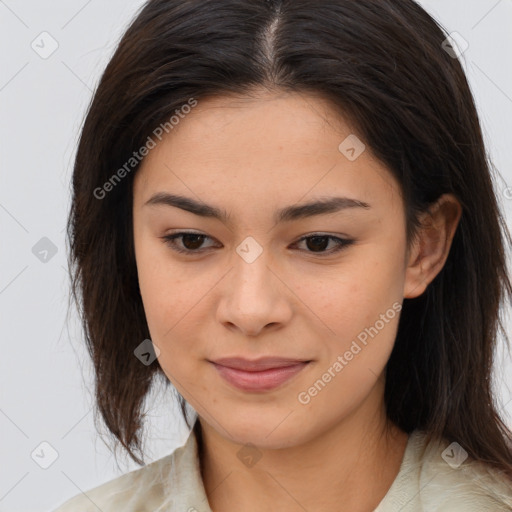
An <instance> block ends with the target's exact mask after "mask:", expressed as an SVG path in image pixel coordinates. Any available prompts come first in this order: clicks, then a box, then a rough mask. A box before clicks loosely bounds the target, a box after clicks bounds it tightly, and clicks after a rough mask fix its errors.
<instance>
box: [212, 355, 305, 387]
mask: <svg viewBox="0 0 512 512" xmlns="http://www.w3.org/2000/svg"><path fill="white" fill-rule="evenodd" d="M211 362H212V363H213V365H214V366H215V368H216V370H217V371H218V372H219V374H220V375H221V377H223V378H224V379H225V380H226V381H227V382H229V383H230V384H232V385H233V386H235V387H237V388H238V389H242V390H244V391H268V390H270V389H274V388H276V387H277V386H279V385H281V384H283V383H284V382H286V381H287V380H289V379H291V378H292V377H293V376H294V375H296V374H297V373H299V372H300V371H301V370H302V369H303V368H304V367H305V366H306V365H307V364H308V363H309V361H301V360H297V359H284V358H277V357H266V358H262V359H258V360H253V361H250V360H248V359H243V358H239V357H230V358H223V359H217V360H216V361H211Z"/></svg>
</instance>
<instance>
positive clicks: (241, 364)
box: [211, 357, 309, 372]
mask: <svg viewBox="0 0 512 512" xmlns="http://www.w3.org/2000/svg"><path fill="white" fill-rule="evenodd" d="M211 362H212V363H215V364H219V365H221V366H227V367H228V368H235V369H237V370H243V371H249V372H250V371H253V372H254V371H263V370H269V369H271V368H284V367H286V366H293V365H296V364H299V363H307V362H309V361H308V360H305V359H292V358H284V357H262V358H260V359H252V360H251V359H244V358H243V357H223V358H221V359H216V360H214V361H211Z"/></svg>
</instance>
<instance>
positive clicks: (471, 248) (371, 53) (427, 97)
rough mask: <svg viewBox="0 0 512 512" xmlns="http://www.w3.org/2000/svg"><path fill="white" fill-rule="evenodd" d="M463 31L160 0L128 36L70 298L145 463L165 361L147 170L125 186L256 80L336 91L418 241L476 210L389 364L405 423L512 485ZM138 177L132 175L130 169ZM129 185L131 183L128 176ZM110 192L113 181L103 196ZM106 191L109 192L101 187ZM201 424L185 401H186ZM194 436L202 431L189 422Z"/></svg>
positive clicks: (373, 2)
mask: <svg viewBox="0 0 512 512" xmlns="http://www.w3.org/2000/svg"><path fill="white" fill-rule="evenodd" d="M446 37H447V34H446V33H445V32H444V30H443V29H442V27H441V26H440V25H439V24H438V22H436V21H435V20H434V19H433V18H432V17H431V16H429V15H428V14H427V13H426V12H425V10H424V9H422V8H421V7H420V6H419V5H417V4H416V3H415V2H414V1H412V0H358V1H353V0H282V1H278V0H275V1H264V0H150V1H148V2H147V3H146V4H145V5H144V6H143V7H142V9H141V10H140V12H139V13H138V15H137V16H136V18H135V19H134V21H133V22H132V23H131V25H130V27H129V28H128V29H127V31H126V32H125V34H124V36H123V37H122V39H121V41H120V43H119V45H118V47H117V49H116V51H115V53H114V55H113V57H112V58H111V60H110V62H109V63H108V65H107V67H106V69H105V71H104V73H103V75H102V77H101V80H100V82H99V84H98V86H97V89H96V92H95V93H94V96H93V98H92V101H91V103H90V105H89V109H88V112H87V116H86V118H85V122H84V125H83V128H82V131H81V136H80V141H79V145H78V150H77V154H76V160H75V164H74V173H73V181H72V192H73V197H72V206H71V211H70V216H69V219H68V237H69V240H70V261H69V263H70V269H71V274H72V293H73V297H74V299H75V301H76V303H77V304H78V305H79V312H80V315H81V318H82V322H83V327H84V330H85V335H86V342H87V346H88V350H89V352H90V354H91V357H92V360H93V363H94V368H95V375H96V387H95V394H96V401H97V411H99V412H100V413H101V417H102V418H103V420H104V422H105V424H106V426H107V428H108V430H109V431H110V433H111V434H112V435H113V436H114V438H115V439H116V440H117V441H119V442H120V443H121V445H122V446H123V447H124V448H125V449H126V451H127V453H129V455H130V456H131V457H132V458H133V460H135V461H136V462H138V463H139V464H142V463H143V458H140V457H139V456H138V455H137V452H138V453H139V454H141V455H142V456H143V449H142V443H141V439H142V438H141V434H142V432H143V426H144V425H143V419H144V412H143V408H144V399H145V398H146V397H147V395H148V392H149V391H150V390H151V387H152V384H153V382H154V380H155V377H156V376H159V377H162V378H163V379H164V380H165V382H166V383H167V384H168V383H169V382H168V380H167V378H166V377H165V375H164V374H163V371H162V369H161V368H160V366H159V365H158V363H157V362H155V364H151V365H148V366H146V365H144V364H141V362H140V361H139V360H138V359H137V358H136V357H134V353H133V352H134V349H135V348H136V347H137V346H138V345H139V344H140V343H141V342H142V341H143V340H144V339H148V338H150V335H149V331H148V326H147V323H146V318H145V314H144V309H143V305H142V300H141V296H140V292H139V288H138V280H137V271H136V263H135V256H134V247H133V233H132V229H133V226H132V193H133V189H132V186H133V176H134V174H135V172H136V170H137V167H138V166H137V165H134V166H133V171H132V172H126V173H123V177H122V179H119V180H118V181H116V182H115V183H114V184H113V185H112V181H109V180H112V176H113V175H114V174H115V173H116V172H117V170H118V169H120V168H122V167H123V165H125V164H126V162H127V161H129V159H130V158H131V157H132V155H133V152H134V151H135V150H137V149H138V148H141V147H142V146H144V144H146V143H147V140H148V136H151V134H153V133H154V130H155V128H156V127H158V126H159V125H160V124H161V123H165V122H168V120H169V118H170V117H171V115H173V113H174V112H175V111H176V110H179V109H180V107H181V106H182V105H184V104H187V103H189V102H190V99H191V98H194V99H195V100H196V101H198V102H200V101H201V99H204V98H206V97H208V96H219V95H229V94H239V95H251V94H252V93H253V92H254V91H255V90H257V89H258V88H266V89H268V90H276V91H277V90H279V91H290V92H300V93H314V94H320V95H321V96H322V97H323V98H326V99H328V100H330V102H331V103H332V105H333V108H335V109H340V110H339V111H341V112H343V113H344V115H345V116H346V118H347V119H350V120H351V122H352V124H353V126H354V127H355V129H356V130H357V133H358V136H359V137H360V138H361V139H362V140H363V141H364V142H365V144H367V145H368V146H369V147H370V148H371V150H372V151H373V154H374V155H376V156H377V157H378V158H379V159H380V160H381V161H382V162H383V163H384V164H385V165H386V166H387V167H388V168H389V170H390V172H392V173H393V175H394V176H395V177H396V179H397V180H398V181H399V183H400V186H401V190H402V195H403V199H404V204H405V211H406V222H407V240H408V242H410V241H411V240H412V239H413V237H414V234H415V233H416V232H417V228H418V225H419V224H418V215H419V214H420V213H421V212H424V211H425V210H426V209H427V208H428V207H429V205H431V204H432V203H433V202H434V201H436V200H437V199H438V198H439V197H440V196H441V195H442V194H443V193H452V194H454V195H455V196H456V197H457V199H458V200H459V201H460V203H461V205H462V208H463V212H462V217H461V220H460V223H459V226H458V229H457V231H456V234H455V237H454V239H453V243H452V247H451V251H450V254H449V257H448V259H447V261H446V264H445V266H444V268H443V269H442V270H441V271H440V273H439V274H438V275H437V276H436V278H435V279H434V280H433V281H432V283H431V284H430V285H429V286H428V287H427V289H426V291H425V292H424V293H423V294H422V295H421V296H419V297H417V298H415V299H405V300H404V304H403V309H402V313H401V318H400V323H399V329H398V334H397V337H396V343H395V346H394V349H393V352H392V354H391V357H390V359H389V362H388V365H387V370H386V389H385V403H386V407H387V414H388V417H389V419H390V420H391V421H393V422H394V423H396V425H398V426H399V427H400V428H401V429H403V430H404V431H406V432H407V433H410V432H411V431H412V430H414V429H423V430H424V431H426V432H427V433H429V434H430V435H431V436H443V437H445V438H447V439H449V440H453V441H457V442H458V443H459V444H460V445H462V446H463V448H464V449H465V450H466V451H467V452H468V453H469V455H470V456H472V457H473V458H474V459H477V460H480V461H482V462H485V463H487V464H489V465H490V466H492V467H494V468H497V469H500V470H503V471H504V472H506V473H507V474H508V475H509V476H511V477H512V448H511V439H512V433H511V432H510V430H509V429H508V428H507V426H506V425H505V423H504V422H503V421H502V419H501V418H500V414H499V412H498V406H497V404H496V401H495V400H496V398H495V396H494V392H493V389H492V384H493V383H492V381H491V376H492V369H493V361H494V353H495V348H496V340H497V336H498V333H499V332H502V333H503V334H504V336H505V339H506V341H507V344H508V343H509V340H508V338H507V335H506V333H505V331H504V328H503V323H502V319H501V314H500V306H502V305H503V304H504V303H505V300H506V299H510V298H511V297H512V285H511V282H510V279H509V277H508V275H507V268H506V258H505V244H506V243H508V244H510V243H511V238H510V233H509V232H508V231H507V228H506V224H505V222H504V219H503V217H502V215H501V213H500V211H499V207H498V204H497V200H496V196H495V192H494V189H493V181H492V176H491V170H493V168H492V165H491V163H490V161H489V158H488V156H487V154H486V150H485V147H484V142H483V138H482V132H481V127H480V123H479V119H478V116H477V111H476V108H475V104H474V100H473V97H472V94H471V91H470V88H469V86H468V83H467V80H466V77H465V74H464V71H463V69H462V66H461V64H460V62H459V60H458V59H457V58H454V56H453V55H450V54H449V52H447V51H445V49H444V48H443V47H442V43H443V41H444V40H445V39H446ZM124 168H125V170H126V165H125V167H124ZM118 176H119V174H118ZM105 183H110V184H111V186H109V187H106V186H104V184H105ZM99 188H102V190H107V188H108V189H109V190H108V193H106V194H104V195H103V197H101V198H99V197H98V195H99V194H98V193H95V190H98V189H99ZM179 398H180V404H181V407H182V411H183V414H184V417H185V421H187V424H188V419H187V418H186V414H185V411H186V406H185V403H184V400H183V398H182V397H181V396H180V397H179ZM189 426H190V425H189Z"/></svg>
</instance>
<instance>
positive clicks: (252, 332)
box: [133, 94, 423, 447]
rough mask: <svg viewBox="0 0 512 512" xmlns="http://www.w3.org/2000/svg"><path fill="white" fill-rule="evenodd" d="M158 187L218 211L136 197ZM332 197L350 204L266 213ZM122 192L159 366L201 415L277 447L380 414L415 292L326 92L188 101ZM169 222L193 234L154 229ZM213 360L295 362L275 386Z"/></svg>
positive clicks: (396, 214)
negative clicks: (127, 199)
mask: <svg viewBox="0 0 512 512" xmlns="http://www.w3.org/2000/svg"><path fill="white" fill-rule="evenodd" d="M158 193H165V194H172V195H175V196H183V197H184V198H187V199H188V200H189V202H190V203H189V204H192V203H194V204H195V203H199V205H201V206H202V207H203V213H207V212H210V208H212V209H215V211H218V212H221V213H225V214H226V215H227V218H222V217H220V218H217V217H215V216H212V215H208V216H206V215H201V214H198V213H192V212H191V211H187V209H186V208H180V207H178V206H176V203H174V204H175V205H174V206H172V205H170V204H164V203H163V202H154V204H146V203H147V202H148V201H149V200H150V199H151V198H152V197H153V196H154V195H155V194H158ZM333 198H348V199H350V200H351V201H353V203H350V202H348V200H344V201H345V202H344V201H341V200H340V201H339V203H338V207H337V208H331V209H330V210H329V211H328V212H326V211H322V208H320V207H316V208H315V207H312V208H308V209H306V210H303V211H302V213H303V215H301V214H300V213H301V210H297V211H296V212H295V214H293V213H289V214H288V215H285V216H284V217H283V218H281V219H279V218H278V216H279V215H278V214H279V212H281V211H282V210H283V209H285V210H286V209H288V208H293V209H295V208H297V207H300V206H302V205H305V204H309V203H313V202H317V201H319V200H320V199H321V200H323V201H330V200H332V199H333ZM133 200H134V202H133V221H134V240H135V251H136V260H137V269H138V277H139V284H140V291H141V295H142V299H143V303H144V308H145V313H146V317H147V321H148V325H149V330H150V334H151V339H152V341H153V343H154V344H155V345H156V347H157V349H158V350H159V351H160V354H159V358H158V362H159V363H160V365H161V367H162V369H163V371H164V372H165V374H166V375H167V376H168V378H169V379H170V381H171V382H172V383H173V384H174V385H175V387H176V388H177V389H178V391H179V392H180V393H181V394H182V395H183V396H184V397H185V398H186V399H187V401H188V402H189V403H190V404H191V405H192V406H193V407H194V409H195V410H196V411H197V412H198V413H199V414H200V416H201V417H202V418H203V419H204V420H205V421H206V422H207V423H208V425H210V426H211V427H212V428H214V429H215V430H216V431H217V432H218V433H219V434H220V435H222V436H224V437H225V438H227V439H230V440H232V441H234V442H237V443H246V442H251V443H254V444H255V445H257V446H262V447H283V446H290V445H294V444H299V443H301V442H304V441H306V440H308V439H311V438H313V437H314V436H317V435H321V434H322V432H325V431H326V430H327V429H329V428H332V427H333V426H335V425H336V424H338V423H339V422H340V421H343V420H344V419H348V418H349V417H352V416H353V415H354V413H355V412H356V411H359V412H361V411H365V412H364V414H366V416H367V417H368V418H370V417H373V416H374V415H375V414H376V412H377V413H378V414H380V413H381V410H382V404H383V389H384V388H383V386H384V376H383V370H384V368H385V365H386V362H387V360H388V358H389V356H390V353H391V350H392V347H393V343H394V340H395V336H396V332H397V326H398V320H399V311H400V308H401V304H402V300H403V298H404V296H414V293H413V292H415V295H418V294H420V293H421V292H422V291H423V288H421V287H420V288H419V289H418V287H417V286H413V283H412V282H410V280H409V279H408V273H407V250H406V240H405V216H404V207H403V203H402V199H401V196H400V192H399V186H398V183H397V182H396V181H395V180H394V178H393V177H392V175H391V174H390V173H389V172H388V171H387V170H386V168H385V167H384V166H383V165H382V164H380V163H379V162H378V161H376V160H375V159H374V158H373V157H372V155H371V152H370V150H369V148H364V146H363V145H362V143H361V142H360V141H359V140H358V139H357V138H356V136H355V135H354V134H353V132H352V131H351V129H350V127H349V126H348V125H346V124H345V122H344V121H342V120H340V118H339V116H335V115H334V111H333V110H332V108H331V107H330V105H329V104H328V103H327V102H325V101H324V100H321V99H319V98H317V97H315V96H310V95H307V96H304V95H299V94H282V95H279V96H278V95H270V94H268V95H265V96H263V95H262V96H261V97H259V98H258V99H255V98H252V99H248V98H244V99H234V98H227V97H218V98H213V99H212V98H211V99H207V100H199V101H198V104H197V106H196V107H195V108H193V109H192V111H191V112H190V113H188V114H187V115H183V117H182V118H180V120H179V123H178V124H177V125H175V126H174V128H172V130H170V132H169V134H168V135H166V136H165V137H164V138H162V141H161V142H159V143H158V144H157V146H156V147H155V148H154V149H151V150H150V152H149V154H148V155H147V156H146V158H145V160H144V161H143V163H142V166H141V168H140V169H139V171H138V173H137V175H136V177H135V182H134V197H133ZM365 204H366V205H365ZM182 205H183V204H182ZM207 205H208V206H207ZM293 211H295V210H292V212H293ZM210 213H211V212H210ZM183 231H188V232H193V233H196V234H200V235H202V237H194V236H191V235H188V236H182V237H181V238H180V237H178V238H176V239H174V241H166V240H165V239H163V237H164V236H166V235H172V234H177V233H180V232H181V233H182V232H183ZM314 235H316V237H317V238H315V237H314ZM305 236H309V237H311V238H309V239H306V240H301V239H302V238H303V237H305ZM329 237H332V238H329ZM338 239H341V240H342V242H341V244H340V242H338ZM343 241H344V242H343ZM166 242H167V243H166ZM172 244H174V245H172ZM177 249H182V250H185V251H187V250H188V253H181V252H178V251H177ZM337 249H341V250H337ZM411 281H412V280H411ZM141 341H142V340H141ZM158 350H157V352H158ZM227 357H240V358H244V359H247V360H251V361H253V360H256V359H260V358H262V357H278V358H285V359H292V360H300V361H309V362H308V363H304V364H302V365H295V366H294V367H293V368H292V370H294V371H291V370H290V373H289V374H288V377H289V378H288V379H287V380H285V381H282V382H281V383H279V382H280V381H279V375H281V376H282V375H283V374H286V372H287V370H278V371H275V370H274V372H272V371H270V372H268V371H267V372H265V373H266V374H267V375H269V374H271V373H273V376H272V375H270V377H268V376H262V375H263V373H260V374H259V375H260V376H258V374H255V373H252V375H251V374H248V373H245V372H236V370H234V371H229V370H228V371H227V373H229V375H234V376H235V379H237V381H236V382H237V384H233V383H232V382H231V381H229V380H227V378H226V377H224V376H223V373H222V372H221V371H219V370H222V367H220V366H216V365H214V364H213V363H212V361H216V360H219V359H220V358H227ZM153 364H157V363H156V362H155V363H153ZM281 364H286V363H281ZM295 370H297V371H295ZM290 375H291V377H290ZM379 377H380V378H379ZM273 379H274V380H273Z"/></svg>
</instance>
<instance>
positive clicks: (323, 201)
mask: <svg viewBox="0 0 512 512" xmlns="http://www.w3.org/2000/svg"><path fill="white" fill-rule="evenodd" d="M146 205H165V206H174V207H176V208H180V209H182V210H186V211H188V212H191V213H193V214H195V215H200V216H201V217H211V218H214V219H218V220H220V221H222V222H224V223H226V224H228V223H229V221H230V219H231V215H230V214H229V213H228V212H227V211H226V210H223V209H221V208H217V207H215V206H211V205H208V204H206V203H203V202H200V201H196V200H195V199H192V198H190V197H185V196H180V195H176V194H169V193H167V192H158V193H156V194H155V195H153V196H152V197H151V198H150V199H149V200H148V201H146V202H145V203H144V206H146ZM347 208H364V209H369V208H371V206H370V205H369V204H368V203H365V202H364V201H359V200H357V199H351V198H349V197H329V196H328V197H321V198H319V199H316V200H315V201H312V202H309V203H303V204H298V205H291V206H286V207H285V208H281V209H280V210H278V211H277V212H276V213H275V214H274V222H275V223H276V224H278V223H281V222H290V221H294V220H298V219H303V218H307V217H313V216H315V215H324V214H328V213H336V212H339V211H342V210H345V209H347Z"/></svg>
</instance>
